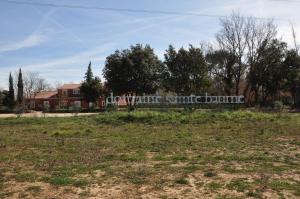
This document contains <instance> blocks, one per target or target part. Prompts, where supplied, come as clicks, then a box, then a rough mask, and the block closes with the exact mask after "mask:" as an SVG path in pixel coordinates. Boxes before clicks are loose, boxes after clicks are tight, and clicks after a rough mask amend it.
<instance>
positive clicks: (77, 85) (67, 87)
mask: <svg viewBox="0 0 300 199" xmlns="http://www.w3.org/2000/svg"><path fill="white" fill-rule="evenodd" d="M80 85H81V84H64V85H62V86H61V87H60V88H59V89H79V87H80Z"/></svg>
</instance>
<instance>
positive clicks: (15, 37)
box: [0, 0, 300, 88]
mask: <svg viewBox="0 0 300 199" xmlns="http://www.w3.org/2000/svg"><path fill="white" fill-rule="evenodd" d="M16 1H28V2H40V3H54V4H68V5H84V6H97V7H113V8H130V9H146V10H163V11H180V12H194V13H203V14H213V15H226V16H227V15H230V14H231V13H232V11H239V12H240V13H242V14H243V15H252V16H256V17H267V18H284V19H288V20H290V21H291V22H292V23H293V24H294V27H295V30H296V33H297V37H298V38H299V42H300V23H299V22H297V21H299V20H300V13H299V12H298V11H299V8H300V1H298V0H210V1H206V0H16ZM276 23H277V25H278V28H279V36H280V37H282V39H284V40H285V41H287V42H288V43H291V42H292V40H291V28H290V24H289V22H288V21H281V20H278V21H276ZM219 29H220V26H219V19H218V18H212V17H197V16H175V15H162V14H145V13H128V12H112V11H103V10H86V9H67V8H54V7H40V6H29V5H16V4H9V3H6V2H5V0H0V88H7V81H8V75H9V72H10V71H11V72H14V71H16V70H17V69H18V68H19V67H22V69H23V70H24V71H33V72H39V74H40V75H41V76H42V77H43V78H45V79H46V80H47V81H49V82H50V83H52V84H54V83H55V82H61V83H70V82H75V83H77V82H81V81H82V79H83V76H84V73H85V71H86V68H87V65H88V62H89V61H91V62H92V67H93V72H94V74H95V75H97V76H100V77H101V75H102V68H103V66H104V62H105V58H106V57H107V56H108V55H110V54H111V53H113V52H114V51H115V50H116V49H124V48H128V47H129V46H130V45H132V44H136V43H142V44H150V45H151V47H153V48H154V49H155V52H156V53H157V55H158V56H159V57H161V58H162V57H163V53H164V51H165V49H166V48H167V47H168V45H169V44H173V45H174V46H175V47H177V48H179V47H182V46H184V47H186V46H188V44H193V45H196V46H197V45H199V44H200V42H203V41H204V42H214V37H215V34H216V32H217V31H218V30H219Z"/></svg>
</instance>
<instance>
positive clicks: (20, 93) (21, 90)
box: [17, 68, 24, 105]
mask: <svg viewBox="0 0 300 199" xmlns="http://www.w3.org/2000/svg"><path fill="white" fill-rule="evenodd" d="M23 98H24V85H23V78H22V70H21V68H20V69H19V77H18V94H17V102H18V104H19V105H21V104H22V103H23Z"/></svg>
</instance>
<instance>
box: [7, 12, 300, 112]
mask: <svg viewBox="0 0 300 199" xmlns="http://www.w3.org/2000/svg"><path fill="white" fill-rule="evenodd" d="M220 23H221V29H220V31H219V32H218V33H217V34H216V42H215V44H209V43H207V44H201V45H200V46H199V47H196V46H193V45H190V46H189V47H188V48H186V49H185V48H183V47H182V48H180V49H175V48H174V46H172V45H170V46H169V47H168V49H167V50H166V51H165V53H164V59H163V60H160V59H159V58H158V56H157V55H156V54H155V52H154V49H153V48H151V46H150V45H142V44H136V45H133V46H131V47H130V48H129V49H124V50H116V51H115V52H114V53H112V54H111V55H109V56H108V57H107V58H106V61H105V66H104V68H103V71H102V74H103V77H104V78H105V82H104V83H101V80H100V78H99V77H94V75H93V73H92V69H91V63H90V64H89V66H88V70H87V72H86V74H85V78H84V81H83V82H82V86H81V94H82V97H83V98H84V99H86V100H87V101H88V102H95V101H96V100H97V99H98V98H99V96H101V95H102V96H104V95H107V94H108V93H110V92H113V93H114V94H116V95H143V94H153V93H156V92H157V91H160V92H167V93H174V94H177V95H191V94H194V95H201V94H203V93H206V92H207V93H209V94H212V95H244V96H245V97H246V103H247V104H248V105H252V106H253V105H261V106H270V105H271V106H272V105H274V103H275V102H276V101H282V102H284V103H285V104H288V105H291V106H293V107H299V106H300V56H299V52H298V48H297V45H296V37H295V34H293V35H294V37H293V39H294V43H295V46H294V47H288V45H287V43H286V42H284V41H282V39H280V38H279V37H278V35H277V31H278V28H277V26H276V25H275V24H274V22H273V21H272V20H262V19H257V18H253V17H243V16H241V15H240V14H236V13H233V14H232V15H231V16H230V17H227V18H222V19H221V20H220ZM20 74H21V70H20ZM9 81H10V84H9V85H10V86H9V91H8V93H7V95H6V96H8V99H10V100H8V101H11V102H10V103H12V101H15V100H14V99H13V96H14V95H13V94H12V93H13V92H14V91H13V90H14V89H15V88H14V87H13V86H12V85H13V83H12V82H11V81H13V80H12V78H11V75H10V78H9ZM20 81H21V80H20V77H19V79H18V82H20ZM25 87H26V88H27V87H28V86H25ZM21 89H22V86H21V83H20V85H19V83H18V85H17V90H18V92H17V93H18V96H19V95H20V96H21V91H20V93H19V90H21ZM23 89H24V88H23ZM33 90H34V91H36V90H37V89H33ZM26 93H30V92H26ZM9 96H10V97H9ZM23 96H24V94H23ZM17 98H18V99H17V100H16V101H17V102H18V101H19V100H20V99H19V97H17ZM6 100H7V99H6Z"/></svg>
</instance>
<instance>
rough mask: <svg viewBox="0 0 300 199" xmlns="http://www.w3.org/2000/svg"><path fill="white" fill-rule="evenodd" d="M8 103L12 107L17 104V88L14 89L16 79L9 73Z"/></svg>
mask: <svg viewBox="0 0 300 199" xmlns="http://www.w3.org/2000/svg"><path fill="white" fill-rule="evenodd" d="M8 104H9V106H10V107H13V106H14V104H15V89H14V80H13V77H12V76H11V73H9V91H8Z"/></svg>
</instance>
